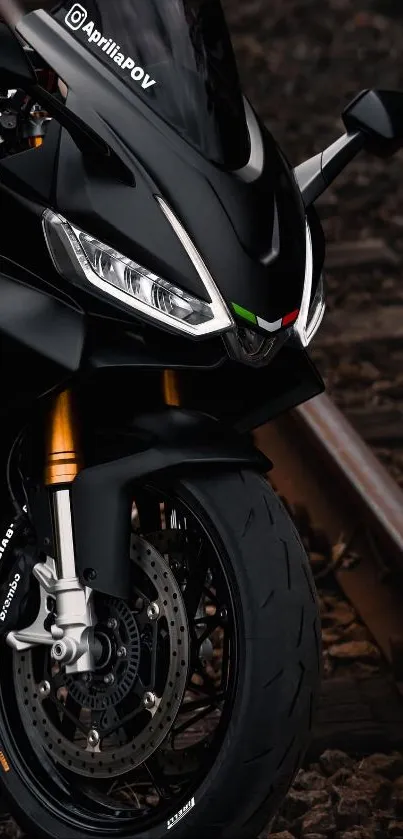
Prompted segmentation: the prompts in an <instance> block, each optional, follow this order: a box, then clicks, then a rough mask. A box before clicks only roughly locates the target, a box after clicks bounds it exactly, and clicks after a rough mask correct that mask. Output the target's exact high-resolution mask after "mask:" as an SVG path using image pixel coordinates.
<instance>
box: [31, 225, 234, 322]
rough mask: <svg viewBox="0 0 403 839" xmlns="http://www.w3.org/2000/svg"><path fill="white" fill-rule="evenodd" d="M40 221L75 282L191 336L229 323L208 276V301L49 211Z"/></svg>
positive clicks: (60, 265) (65, 273) (59, 261)
mask: <svg viewBox="0 0 403 839" xmlns="http://www.w3.org/2000/svg"><path fill="white" fill-rule="evenodd" d="M43 221H44V230H45V237H46V241H47V244H48V248H49V251H50V253H51V256H52V258H53V262H54V264H55V266H56V268H57V270H58V271H59V273H60V274H62V276H64V277H66V278H67V279H69V280H71V281H72V282H74V283H75V284H79V285H81V286H85V287H88V283H90V284H91V285H92V286H94V287H95V288H96V289H97V290H98V292H101V293H103V294H105V295H108V296H109V297H110V296H112V297H114V298H115V300H116V301H118V302H119V303H120V304H123V305H124V306H125V308H126V309H127V308H129V309H131V310H132V311H133V310H135V311H136V312H138V313H139V314H141V315H143V316H144V317H146V318H149V319H150V318H151V319H152V320H154V321H158V322H159V323H161V324H163V325H165V326H166V327H170V328H171V329H176V330H180V331H181V332H185V333H186V334H187V335H189V336H192V337H194V338H199V337H200V338H202V337H204V336H206V335H211V334H215V333H220V332H225V331H226V330H228V329H230V328H231V327H232V325H233V321H232V318H231V316H230V315H229V312H228V310H227V307H226V306H225V303H224V301H223V300H222V298H221V295H220V294H219V292H218V290H217V289H216V287H215V284H214V281H213V280H212V278H211V277H210V275H209V280H210V285H209V286H208V287H207V291H208V294H209V296H210V298H211V302H210V303H208V302H206V301H204V300H200V299H199V298H197V297H194V296H193V295H191V294H189V293H188V292H187V291H184V290H183V289H181V288H179V287H178V286H175V285H174V284H173V283H171V282H168V281H167V280H163V279H162V278H161V277H158V276H157V275H156V274H153V273H152V272H151V271H147V269H146V268H143V267H142V266H141V265H139V264H138V263H136V262H134V261H133V260H131V259H128V258H127V257H125V256H123V254H121V253H119V252H118V251H116V250H114V249H113V248H110V247H109V246H108V245H105V244H104V243H103V242H100V241H99V240H98V239H96V238H94V236H91V235H90V234H89V233H85V232H84V231H83V230H81V229H80V228H78V227H76V226H75V225H73V224H70V222H68V221H67V220H66V219H65V218H63V217H62V216H60V215H57V214H56V213H53V212H52V211H51V210H46V211H45V213H44V220H43ZM199 259H200V258H199ZM200 262H201V260H200ZM201 264H203V263H201ZM204 268H205V266H204ZM205 270H206V272H207V268H205ZM207 273H208V272H207ZM201 278H202V279H203V280H204V277H203V276H202V277H201ZM215 292H216V294H215Z"/></svg>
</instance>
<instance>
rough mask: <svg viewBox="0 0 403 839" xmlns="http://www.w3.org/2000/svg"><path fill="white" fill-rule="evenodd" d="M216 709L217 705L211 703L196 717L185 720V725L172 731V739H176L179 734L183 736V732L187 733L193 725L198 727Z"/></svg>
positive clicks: (182, 724)
mask: <svg viewBox="0 0 403 839" xmlns="http://www.w3.org/2000/svg"><path fill="white" fill-rule="evenodd" d="M215 708H216V703H215V702H214V703H212V702H211V703H210V704H209V705H208V707H207V708H203V709H202V710H201V711H199V713H198V714H195V716H194V717H191V718H190V719H189V720H185V721H184V722H183V723H181V724H180V725H178V727H177V728H173V729H172V738H173V739H175V737H178V736H179V734H183V732H184V731H186V730H187V729H188V728H190V727H191V726H192V725H196V723H198V722H200V721H201V720H203V719H204V718H205V717H207V716H208V714H211V712H212V711H214V710H215Z"/></svg>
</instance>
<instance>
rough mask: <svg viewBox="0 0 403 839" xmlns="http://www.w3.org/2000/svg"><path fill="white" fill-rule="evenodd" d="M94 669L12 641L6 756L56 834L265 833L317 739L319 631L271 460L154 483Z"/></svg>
mask: <svg viewBox="0 0 403 839" xmlns="http://www.w3.org/2000/svg"><path fill="white" fill-rule="evenodd" d="M131 559H132V569H133V575H132V577H133V584H132V590H131V592H130V593H128V594H129V597H128V599H127V600H125V601H119V600H116V599H114V598H112V597H106V596H101V595H97V596H96V599H95V603H94V605H95V609H96V615H97V621H98V623H97V626H96V630H95V634H96V637H97V641H98V646H99V649H100V655H99V658H98V661H97V667H96V670H95V672H94V673H93V674H77V675H74V676H66V675H65V673H64V671H63V670H62V669H60V667H59V666H58V665H55V664H54V663H52V661H51V659H50V655H49V651H48V649H45V648H43V647H37V648H34V649H32V650H29V651H25V652H24V653H17V652H11V650H9V649H8V648H4V650H2V654H1V655H2V674H1V683H0V749H1V754H0V757H1V760H0V764H1V766H2V768H3V770H4V771H3V774H2V780H3V783H4V787H5V791H6V794H7V797H8V800H9V803H10V809H11V811H12V813H13V815H14V816H15V817H16V818H17V820H18V821H19V822H20V823H21V825H22V826H23V828H24V829H25V830H26V832H27V833H28V835H29V836H32V837H33V836H37V837H41V839H83V837H84V836H86V837H89V839H90V837H94V839H95V837H104V839H160V837H163V836H165V835H166V833H167V832H169V833H170V834H171V836H172V837H173V839H185V837H188V836H192V839H206V837H209V839H255V837H256V836H257V835H258V833H259V831H260V830H261V829H262V828H263V827H264V825H265V824H266V823H267V822H268V820H269V819H270V817H271V816H272V815H273V814H274V813H275V811H276V808H277V807H278V805H279V803H280V801H281V799H282V797H283V796H284V795H285V793H286V791H287V789H288V787H289V785H290V784H291V782H292V780H293V777H294V775H295V773H296V771H297V769H298V767H299V765H300V762H301V759H302V757H303V755H304V752H305V749H306V747H307V744H308V742H309V735H310V730H311V726H312V716H313V710H314V706H315V700H316V695H317V691H318V686H319V672H320V634H319V619H318V611H317V603H316V598H315V593H314V587H313V582H312V578H311V574H310V569H309V565H308V561H307V557H306V555H305V552H304V549H303V547H302V544H301V541H300V539H299V537H298V535H297V533H296V531H295V528H294V526H293V524H292V522H291V520H290V519H289V517H288V515H287V513H286V512H285V510H284V508H283V506H282V504H281V502H280V501H279V499H278V498H277V496H276V495H275V493H274V492H273V490H272V489H271V487H270V486H269V485H268V484H267V483H266V482H265V481H264V480H263V478H261V477H259V476H258V475H256V474H255V473H252V472H248V471H245V472H241V473H237V474H234V473H232V474H222V475H219V474H217V475H213V476H211V475H210V476H200V475H199V476H197V477H193V478H189V479H186V480H185V479H183V480H180V481H177V482H176V483H172V484H171V485H169V486H168V485H166V486H163V485H162V484H161V485H160V486H149V487H146V488H144V489H142V490H141V492H139V493H138V495H137V496H136V499H135V503H134V505H133V538H132V548H131Z"/></svg>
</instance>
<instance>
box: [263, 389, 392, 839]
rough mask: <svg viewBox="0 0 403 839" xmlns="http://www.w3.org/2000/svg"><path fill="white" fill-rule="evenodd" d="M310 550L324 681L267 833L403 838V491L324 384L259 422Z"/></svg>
mask: <svg viewBox="0 0 403 839" xmlns="http://www.w3.org/2000/svg"><path fill="white" fill-rule="evenodd" d="M257 442H258V445H259V446H260V448H261V449H263V450H264V451H265V452H266V453H267V454H268V455H269V456H270V457H271V458H273V460H274V462H275V467H274V469H273V471H272V473H271V475H270V480H271V481H272V483H273V485H274V486H275V488H276V490H277V491H278V492H279V494H280V495H281V496H282V497H283V499H284V501H285V503H286V504H287V506H288V507H289V509H290V512H291V514H292V515H293V516H294V519H295V523H296V525H297V527H298V529H299V531H300V534H301V537H302V539H303V541H304V543H305V545H306V548H307V550H308V553H309V554H310V556H311V561H312V567H313V571H314V574H315V577H316V583H317V588H318V595H319V602H320V607H321V613H322V637H323V645H324V681H323V689H322V697H321V701H320V704H319V709H318V714H317V720H316V725H315V727H314V736H313V743H312V746H311V749H310V752H309V754H308V756H307V760H306V764H305V766H304V768H303V770H301V772H300V773H299V775H298V776H297V779H296V782H295V786H294V788H293V789H292V790H291V792H290V793H289V795H288V797H287V799H286V802H285V804H284V807H283V809H282V811H281V813H280V815H279V817H278V819H277V822H276V823H275V824H274V825H273V826H272V828H271V831H269V832H267V834H266V835H267V836H269V835H270V836H272V837H273V838H274V837H276V836H277V833H279V834H280V835H281V839H290V837H302V839H305V837H307V839H308V837H309V839H311V837H312V839H314V838H315V839H319V838H320V837H321V836H323V837H328V839H329V838H330V837H331V839H383V837H385V839H389V837H396V839H402V838H403V492H402V490H401V489H400V488H399V486H398V485H397V484H396V483H395V482H394V481H393V479H392V477H391V476H390V474H389V473H388V472H387V471H386V470H385V469H384V467H383V466H382V465H381V463H380V462H379V461H378V460H377V459H376V457H375V456H374V454H373V453H372V451H371V450H370V449H369V448H368V446H367V445H366V443H364V441H363V440H362V439H361V437H360V436H359V435H358V434H357V432H356V431H355V430H354V429H353V427H352V426H351V425H350V423H349V422H348V421H347V420H346V419H345V417H344V416H343V415H342V414H341V413H340V411H339V410H338V409H337V408H336V407H335V405H334V404H333V403H332V402H331V400H330V399H329V397H327V396H326V395H324V396H320V397H318V398H317V399H315V400H313V401H312V402H310V403H308V404H307V405H304V406H302V407H300V408H298V409H296V410H295V411H294V412H292V413H291V414H289V415H287V416H285V417H282V418H280V419H279V420H277V421H275V422H273V423H271V424H270V425H268V426H265V427H264V428H262V429H260V431H259V432H258V434H257Z"/></svg>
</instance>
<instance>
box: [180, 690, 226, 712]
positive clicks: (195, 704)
mask: <svg viewBox="0 0 403 839" xmlns="http://www.w3.org/2000/svg"><path fill="white" fill-rule="evenodd" d="M225 698H226V694H225V692H220V693H217V694H216V696H215V698H214V699H213V698H212V697H211V696H206V697H204V698H201V699H192V700H191V701H190V702H184V704H183V705H182V708H181V710H180V713H181V714H190V713H191V712H192V711H197V710H198V709H199V708H204V707H205V706H206V705H207V704H208V705H216V704H219V703H220V702H222V701H223V700H224V699H225Z"/></svg>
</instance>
